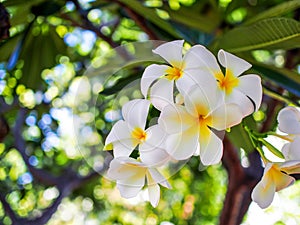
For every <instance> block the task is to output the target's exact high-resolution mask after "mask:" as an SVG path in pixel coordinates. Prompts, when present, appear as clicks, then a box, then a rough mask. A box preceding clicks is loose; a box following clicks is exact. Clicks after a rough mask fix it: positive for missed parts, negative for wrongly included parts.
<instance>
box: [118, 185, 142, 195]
mask: <svg viewBox="0 0 300 225" xmlns="http://www.w3.org/2000/svg"><path fill="white" fill-rule="evenodd" d="M143 186H144V185H142V186H141V185H139V186H132V185H128V184H122V183H117V188H118V189H119V192H120V194H121V196H122V197H123V198H133V197H135V196H137V194H138V193H139V192H140V191H141V190H142V188H143Z"/></svg>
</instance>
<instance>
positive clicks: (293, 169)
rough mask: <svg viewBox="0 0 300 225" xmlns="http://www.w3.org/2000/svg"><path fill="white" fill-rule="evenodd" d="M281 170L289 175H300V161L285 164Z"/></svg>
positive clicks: (281, 166)
mask: <svg viewBox="0 0 300 225" xmlns="http://www.w3.org/2000/svg"><path fill="white" fill-rule="evenodd" d="M280 169H281V170H282V171H284V172H285V173H287V174H297V173H298V174H300V160H290V161H286V162H283V163H282V164H281V165H280Z"/></svg>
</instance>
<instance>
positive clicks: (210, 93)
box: [158, 80, 243, 165]
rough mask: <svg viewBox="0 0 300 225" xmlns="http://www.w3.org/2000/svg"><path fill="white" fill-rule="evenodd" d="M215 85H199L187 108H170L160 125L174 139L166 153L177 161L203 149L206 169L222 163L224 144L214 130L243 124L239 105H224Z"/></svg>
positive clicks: (192, 91)
mask: <svg viewBox="0 0 300 225" xmlns="http://www.w3.org/2000/svg"><path fill="white" fill-rule="evenodd" d="M211 82H212V83H211V85H204V86H200V85H196V86H195V87H192V88H191V89H190V91H188V92H187V93H186V94H184V103H185V106H181V105H174V104H173V105H172V104H170V105H167V106H165V107H164V108H163V110H162V112H161V115H160V117H159V120H158V123H159V124H160V125H161V126H162V127H163V128H164V130H165V132H167V133H169V134H170V136H169V137H168V138H167V141H166V145H165V149H166V151H167V152H168V153H169V154H170V155H171V156H172V157H173V158H175V159H176V160H183V159H188V158H189V157H191V156H192V155H193V154H195V152H196V150H197V149H198V148H200V159H201V161H202V163H203V164H204V165H212V164H216V163H218V162H219V161H220V160H221V157H222V153H223V144H222V140H221V138H219V137H218V136H217V135H216V134H215V133H214V132H213V131H212V130H211V129H212V128H214V129H216V130H224V129H227V128H229V127H232V126H234V125H236V124H238V123H240V122H241V120H242V116H243V115H242V113H241V112H240V110H239V107H238V106H237V105H235V104H226V105H225V104H224V103H223V102H222V99H221V98H220V95H219V94H220V93H219V92H218V91H217V87H216V86H215V85H214V83H215V81H214V80H212V81H211Z"/></svg>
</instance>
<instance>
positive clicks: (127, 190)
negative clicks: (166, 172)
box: [107, 157, 170, 207]
mask: <svg viewBox="0 0 300 225" xmlns="http://www.w3.org/2000/svg"><path fill="white" fill-rule="evenodd" d="M107 176H108V177H109V178H110V179H113V180H116V181H117V188H118V189H119V191H120V194H121V196H122V197H124V198H133V197H135V196H136V195H137V194H138V193H139V192H140V191H141V190H142V188H143V187H144V186H145V180H146V181H147V186H148V193H149V200H150V203H151V205H152V206H153V207H156V206H157V205H158V202H159V199H160V187H159V185H158V184H160V185H162V186H164V187H166V188H170V184H169V183H168V181H167V180H166V179H165V178H164V176H163V175H162V174H161V173H160V172H159V171H158V170H157V169H156V168H150V167H148V166H147V165H146V164H144V163H142V162H139V161H138V160H136V159H133V158H129V157H119V158H114V159H113V160H112V161H111V163H110V166H109V169H108V172H107Z"/></svg>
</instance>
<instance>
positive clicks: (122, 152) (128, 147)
mask: <svg viewBox="0 0 300 225" xmlns="http://www.w3.org/2000/svg"><path fill="white" fill-rule="evenodd" d="M137 145H138V140H135V139H122V140H121V141H115V142H113V153H114V157H127V156H130V154H131V153H132V152H133V150H134V149H135V147H136V146H137Z"/></svg>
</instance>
